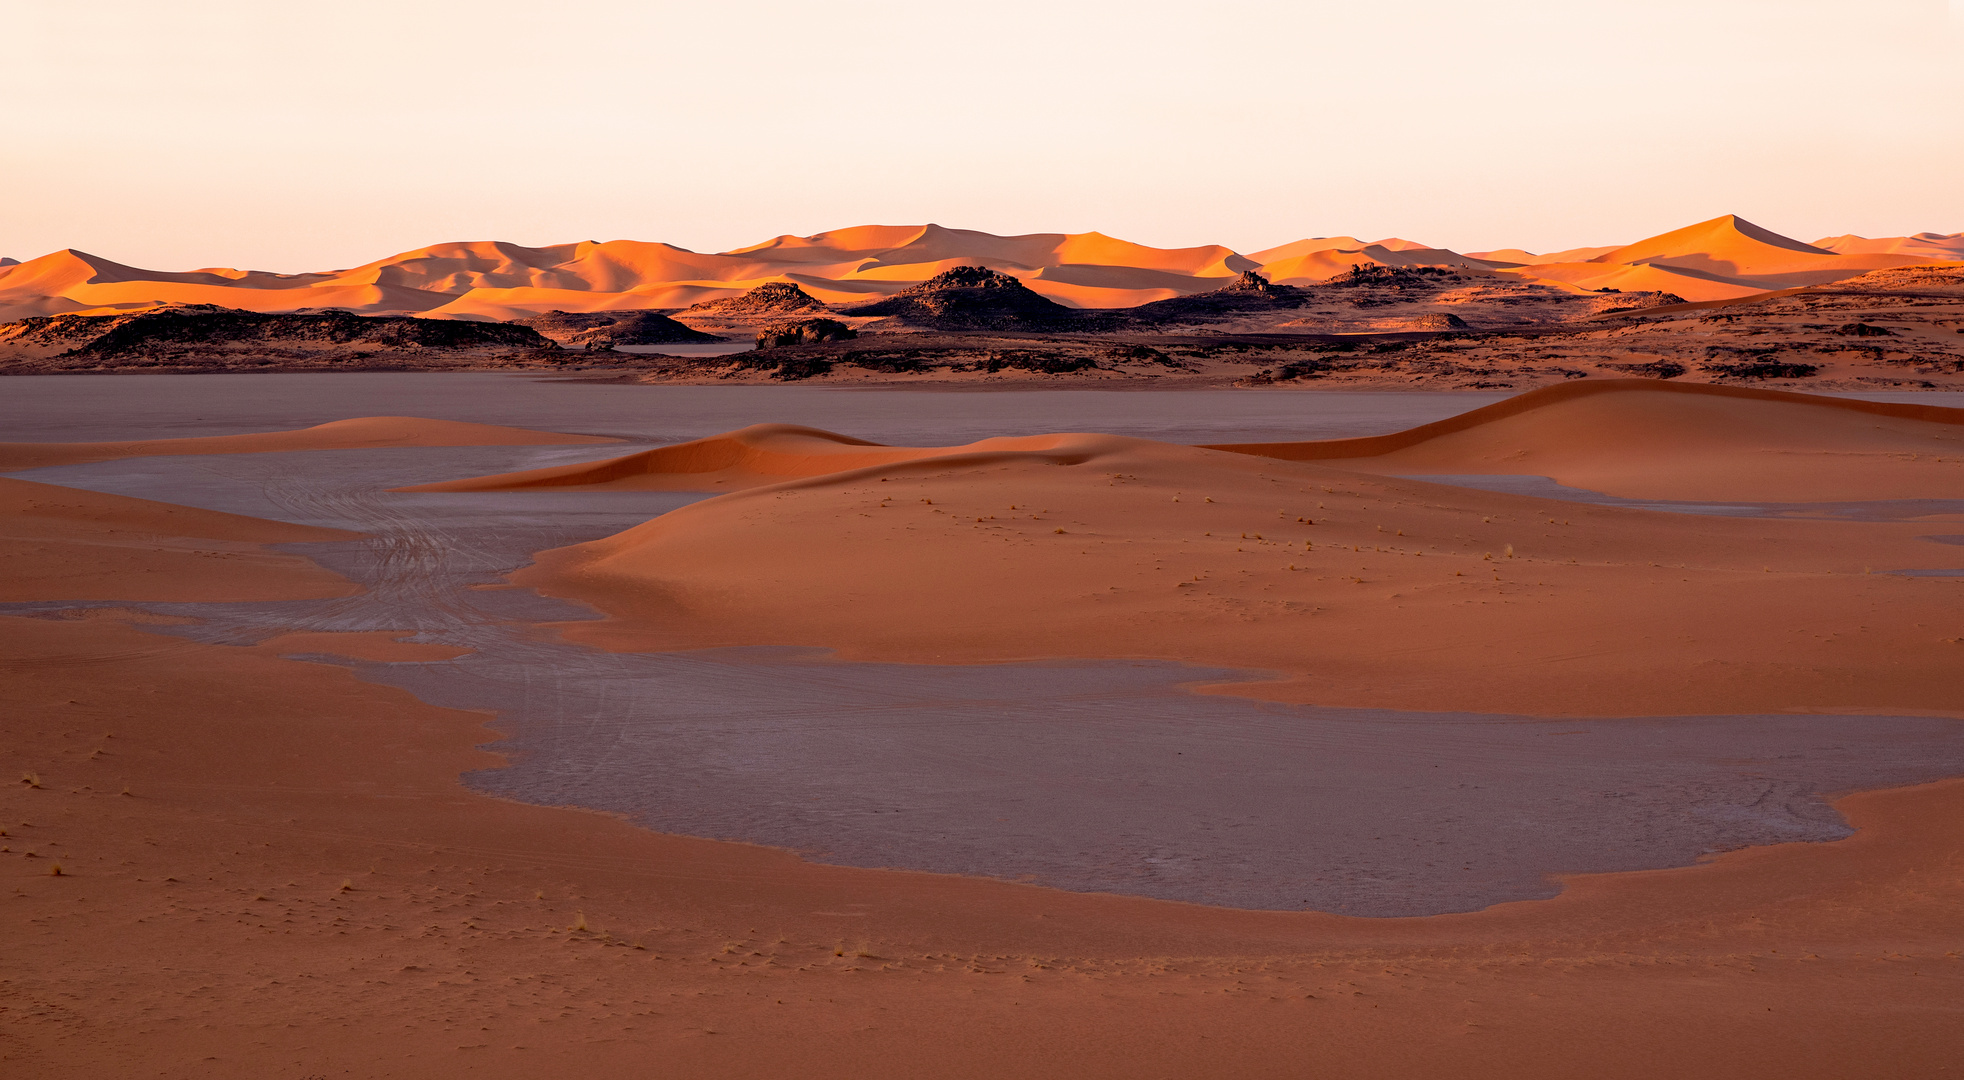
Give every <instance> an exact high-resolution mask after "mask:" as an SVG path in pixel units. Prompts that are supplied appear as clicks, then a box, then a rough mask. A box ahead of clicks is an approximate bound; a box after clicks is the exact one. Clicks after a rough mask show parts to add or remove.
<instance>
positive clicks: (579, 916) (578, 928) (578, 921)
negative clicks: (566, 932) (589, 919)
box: [573, 911, 586, 933]
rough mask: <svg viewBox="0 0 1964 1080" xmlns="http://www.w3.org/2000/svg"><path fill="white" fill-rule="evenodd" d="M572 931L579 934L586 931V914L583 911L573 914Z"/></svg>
mask: <svg viewBox="0 0 1964 1080" xmlns="http://www.w3.org/2000/svg"><path fill="white" fill-rule="evenodd" d="M573 929H574V931H575V932H579V933H584V932H585V931H586V912H584V911H579V912H574V914H573Z"/></svg>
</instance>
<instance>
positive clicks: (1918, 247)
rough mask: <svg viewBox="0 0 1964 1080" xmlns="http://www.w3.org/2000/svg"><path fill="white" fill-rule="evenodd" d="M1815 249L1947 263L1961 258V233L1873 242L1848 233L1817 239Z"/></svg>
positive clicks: (1963, 243)
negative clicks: (1906, 256) (1902, 256)
mask: <svg viewBox="0 0 1964 1080" xmlns="http://www.w3.org/2000/svg"><path fill="white" fill-rule="evenodd" d="M1814 246H1815V247H1817V248H1823V249H1826V250H1828V251H1832V252H1836V253H1838V254H1841V255H1908V256H1911V257H1913V258H1915V259H1916V260H1917V261H1918V262H1947V261H1950V260H1954V259H1964V232H1956V233H1933V232H1923V233H1917V234H1916V235H1915V236H1883V237H1876V238H1873V239H1871V238H1870V237H1866V236H1856V235H1855V234H1854V233H1848V234H1847V235H1845V236H1830V237H1826V238H1825V239H1821V240H1816V241H1814Z"/></svg>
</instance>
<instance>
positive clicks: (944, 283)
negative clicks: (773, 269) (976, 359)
mask: <svg viewBox="0 0 1964 1080" xmlns="http://www.w3.org/2000/svg"><path fill="white" fill-rule="evenodd" d="M842 314H846V315H872V316H885V317H887V318H892V319H896V320H898V321H899V322H901V323H902V324H904V325H907V326H912V327H919V328H923V329H931V330H1061V329H1065V328H1068V327H1072V326H1074V325H1075V324H1077V323H1079V322H1081V321H1083V320H1082V319H1080V317H1079V315H1078V313H1077V312H1074V311H1072V310H1071V309H1070V308H1067V307H1064V306H1063V305H1061V304H1055V303H1052V302H1051V301H1049V300H1046V299H1044V298H1043V297H1041V296H1038V295H1037V294H1036V293H1034V292H1032V291H1030V289H1029V287H1028V286H1025V285H1024V284H1023V283H1022V282H1021V281H1019V280H1017V279H1016V278H1013V277H1011V276H1009V275H1008V274H1001V273H997V272H996V271H994V270H990V269H988V268H986V267H981V266H957V267H955V268H954V269H952V270H948V271H945V272H943V273H940V274H936V275H935V276H934V277H932V278H929V279H928V280H926V281H923V282H921V283H920V284H919V285H915V286H913V287H912V288H909V289H907V290H906V291H904V292H901V293H898V294H896V295H894V296H890V297H887V298H886V299H885V300H878V301H875V302H873V303H870V304H861V305H859V306H858V307H851V308H846V309H845V310H844V311H843V312H842Z"/></svg>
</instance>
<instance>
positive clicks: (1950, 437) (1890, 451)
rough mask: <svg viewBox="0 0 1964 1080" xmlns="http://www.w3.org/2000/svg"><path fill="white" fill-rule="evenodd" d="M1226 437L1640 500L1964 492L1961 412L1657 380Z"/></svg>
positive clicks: (1323, 455) (1345, 463)
mask: <svg viewBox="0 0 1964 1080" xmlns="http://www.w3.org/2000/svg"><path fill="white" fill-rule="evenodd" d="M1215 449H1220V450H1233V451H1237V452H1239V453H1246V454H1257V455H1260V456H1263V457H1274V458H1281V459H1284V460H1290V461H1325V462H1330V463H1340V464H1341V466H1342V467H1343V468H1346V469H1356V470H1360V471H1367V472H1374V473H1389V474H1406V475H1426V474H1450V473H1511V474H1517V475H1530V476H1549V477H1553V478H1554V479H1555V480H1557V481H1559V482H1561V483H1563V484H1567V485H1569V486H1570V487H1579V488H1587V489H1589V490H1591V491H1602V492H1607V493H1609V494H1612V495H1622V496H1625V497H1629V498H1650V499H1689V500H1699V501H1721V500H1726V499H1748V500H1754V501H1760V502H1834V501H1852V500H1863V499H1919V498H1921V499H1964V410H1959V409H1947V408H1941V407H1938V406H1932V405H1904V404H1889V403H1884V402H1871V401H1857V400H1851V399H1848V398H1833V397H1818V396H1814V395H1809V394H1790V393H1783V392H1781V391H1777V390H1756V389H1750V388H1745V387H1732V386H1710V385H1692V384H1680V383H1670V382H1659V381H1656V380H1650V379H1628V380H1624V379H1617V380H1601V381H1597V380H1590V381H1586V382H1577V383H1566V384H1560V385H1556V386H1550V387H1544V388H1542V389H1540V390H1533V391H1529V392H1528V393H1525V394H1521V395H1519V396H1518V397H1513V398H1509V399H1507V400H1506V401H1501V402H1497V403H1495V404H1493V405H1489V406H1487V407H1485V408H1482V409H1475V410H1473V411H1472V412H1468V413H1463V414H1461V415H1459V416H1455V417H1452V418H1450V419H1447V420H1442V421H1439V422H1438V423H1434V424H1427V425H1425V426H1423V427H1418V428H1414V429H1412V430H1410V431H1402V432H1398V433H1397V434H1394V435H1381V436H1374V437H1370V438H1363V439H1336V440H1330V441H1326V442H1304V443H1253V444H1243V445H1223V446H1217V447H1215Z"/></svg>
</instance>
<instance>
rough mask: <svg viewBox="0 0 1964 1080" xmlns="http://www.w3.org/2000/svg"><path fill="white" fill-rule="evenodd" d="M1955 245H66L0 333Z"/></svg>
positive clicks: (1802, 260) (1719, 259)
mask: <svg viewBox="0 0 1964 1080" xmlns="http://www.w3.org/2000/svg"><path fill="white" fill-rule="evenodd" d="M1955 240H1956V238H1955V237H1949V238H1946V237H1942V236H1938V235H1937V234H1928V233H1926V234H1921V235H1920V236H1918V237H1914V238H1907V237H1905V238H1895V239H1893V240H1889V241H1868V240H1862V239H1861V238H1859V237H1842V238H1839V239H1838V240H1836V241H1834V244H1837V245H1839V246H1838V247H1835V248H1834V250H1828V249H1827V247H1816V246H1813V245H1809V244H1804V243H1801V242H1800V241H1798V240H1793V239H1791V238H1788V237H1783V236H1779V235H1778V234H1776V233H1772V232H1769V231H1767V230H1765V229H1762V228H1760V227H1758V226H1756V225H1753V224H1751V223H1750V222H1746V221H1743V220H1741V219H1739V218H1737V217H1733V216H1726V217H1721V218H1714V219H1713V220H1711V221H1707V222H1703V223H1700V224H1698V225H1693V226H1690V227H1688V228H1685V229H1679V230H1676V231H1673V232H1669V233H1665V234H1662V235H1661V236H1656V237H1652V238H1650V239H1648V240H1644V241H1639V242H1638V243H1636V244H1631V245H1626V246H1623V247H1616V248H1577V249H1574V250H1571V251H1564V252H1556V253H1553V254H1549V255H1539V256H1537V255H1533V254H1531V253H1529V252H1526V251H1521V250H1519V249H1501V250H1496V251H1489V252H1482V253H1479V254H1477V255H1474V256H1467V255H1461V254H1459V253H1457V252H1453V251H1448V250H1446V249H1443V248H1437V247H1432V246H1428V245H1426V244H1423V243H1419V242H1416V241H1412V240H1402V239H1398V238H1395V237H1393V238H1388V239H1384V240H1377V241H1364V240H1359V239H1358V238H1356V237H1353V236H1336V237H1317V238H1314V239H1307V240H1298V241H1295V242H1293V243H1288V244H1283V245H1280V246H1277V247H1271V248H1265V249H1263V250H1261V251H1257V252H1254V253H1253V254H1252V255H1247V256H1244V255H1240V254H1237V253H1236V252H1234V251H1232V250H1230V249H1228V248H1225V247H1222V246H1220V245H1218V244H1205V245H1200V246H1196V247H1187V248H1155V247H1149V246H1146V245H1143V244H1135V243H1132V242H1129V241H1125V240H1120V239H1116V238H1114V237H1110V236H1106V235H1104V234H1102V233H1096V232H1087V233H1031V234H1027V235H1022V236H997V235H994V234H992V233H986V232H979V231H976V230H972V229H950V228H944V227H942V226H940V225H867V226H859V227H856V228H848V229H835V230H832V231H830V232H823V233H818V234H815V235H812V236H780V237H777V238H775V239H772V240H768V241H765V242H764V243H761V244H753V245H751V246H749V247H743V248H738V249H736V250H734V251H726V252H720V253H704V252H696V251H690V250H688V249H686V248H680V247H676V246H675V245H672V244H662V243H648V242H643V241H635V240H610V241H606V242H604V243H603V242H597V241H581V242H579V243H572V244H557V245H552V246H548V247H537V248H533V247H525V246H522V245H519V244H510V243H503V242H498V241H468V242H456V243H445V244H435V245H432V246H430V247H425V248H417V249H414V250H411V251H404V252H399V253H397V254H394V255H391V256H388V257H387V258H383V259H378V260H376V261H374V262H371V263H367V264H364V265H362V266H357V267H353V268H350V269H345V270H332V271H326V272H321V273H305V274H272V273H265V272H262V271H248V270H230V269H222V268H214V269H204V270H194V271H188V272H182V273H173V272H163V271H154V270H143V269H139V268H137V267H132V266H125V265H123V264H121V263H116V262H112V261H110V260H108V259H104V258H101V257H99V256H95V255H90V254H87V253H85V252H78V251H72V250H65V251H58V252H54V253H52V254H49V255H44V256H42V257H40V258H38V259H32V260H29V261H28V262H25V263H19V264H15V265H0V320H14V319H21V318H27V317H29V316H35V315H50V314H58V313H62V312H72V311H90V312H113V311H123V310H133V309H139V308H144V307H152V306H156V305H160V304H166V303H198V304H217V305H220V306H223V307H234V308H244V309H247V310H251V311H294V310H299V309H303V308H321V307H340V308H347V309H349V310H351V311H357V312H363V313H369V314H377V313H384V312H388V313H409V314H418V315H422V316H425V317H430V318H458V319H511V318H521V317H526V316H530V315H535V314H539V313H541V312H544V311H549V310H564V311H613V310H629V309H642V308H675V307H685V306H687V305H689V304H692V303H696V302H698V301H701V300H709V299H716V298H719V297H726V296H735V295H738V294H740V293H742V292H744V291H747V290H749V289H752V288H755V287H756V286H758V285H761V284H764V283H766V282H772V281H791V282H796V283H798V284H799V285H801V286H802V287H803V288H804V289H805V290H806V291H807V292H809V293H811V294H812V295H813V296H815V297H817V298H819V299H820V300H823V301H825V302H827V303H847V302H855V301H857V302H864V301H867V300H873V299H878V298H881V297H885V296H891V295H893V294H894V293H896V292H899V291H900V290H902V289H905V288H907V287H909V286H911V285H914V284H917V283H919V282H921V281H925V280H927V279H928V278H931V277H933V276H934V275H935V274H937V273H940V272H942V271H944V270H947V269H949V268H950V267H954V266H958V265H981V266H987V267H989V268H991V269H994V270H1000V271H1002V272H1004V273H1008V274H1012V275H1015V276H1016V277H1019V278H1023V279H1024V280H1025V281H1026V282H1027V283H1028V284H1029V285H1030V287H1031V288H1033V289H1035V290H1036V291H1038V292H1040V293H1042V294H1043V295H1045V296H1047V297H1049V298H1050V299H1052V300H1055V301H1057V302H1058V303H1061V304H1067V305H1072V306H1079V307H1127V306H1131V305H1135V304H1140V303H1146V302H1148V301H1152V300H1161V299H1166V298H1168V297H1171V296H1184V295H1190V294H1193V293H1200V292H1207V291H1210V290H1213V289H1218V288H1220V287H1222V286H1224V285H1227V284H1229V283H1231V282H1233V281H1234V280H1235V279H1236V277H1237V276H1238V275H1239V274H1240V273H1241V272H1242V271H1244V270H1253V269H1257V268H1259V269H1260V270H1261V272H1262V273H1263V274H1264V275H1266V276H1267V277H1269V278H1270V279H1271V280H1273V281H1277V282H1281V283H1296V284H1314V283H1316V282H1321V281H1325V280H1328V279H1329V278H1331V277H1333V276H1336V275H1337V274H1341V273H1344V272H1345V271H1347V270H1349V269H1350V268H1351V267H1353V266H1416V265H1430V266H1456V267H1460V268H1461V269H1463V270H1465V271H1467V272H1473V273H1484V272H1489V271H1491V270H1501V271H1504V272H1507V273H1511V274H1516V275H1518V276H1522V277H1525V278H1528V279H1529V280H1532V281H1539V282H1544V283H1547V284H1551V285H1557V286H1558V287H1562V288H1565V289H1576V288H1584V289H1603V288H1613V289H1622V290H1624V291H1634V290H1647V289H1661V290H1663V291H1666V292H1674V293H1677V294H1678V295H1680V296H1683V297H1685V298H1687V299H1690V300H1715V299H1728V298H1731V297H1735V296H1744V295H1750V294H1752V293H1755V292H1765V291H1768V290H1774V289H1784V288H1792V287H1795V286H1800V285H1811V284H1821V283H1825V282H1829V281H1836V280H1840V279H1842V278H1847V277H1852V276H1854V275H1856V274H1860V273H1862V272H1864V271H1867V270H1872V269H1877V268H1882V267H1890V266H1901V265H1905V264H1907V263H1912V262H1930V261H1940V260H1948V259H1957V258H1960V257H1964V249H1959V247H1958V245H1957V244H1955V243H1953V241H1955ZM1823 243H1824V244H1827V243H1828V242H1826V241H1824V242H1823Z"/></svg>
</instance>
